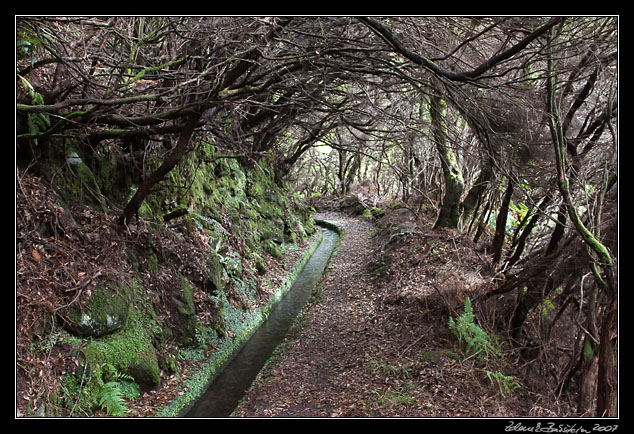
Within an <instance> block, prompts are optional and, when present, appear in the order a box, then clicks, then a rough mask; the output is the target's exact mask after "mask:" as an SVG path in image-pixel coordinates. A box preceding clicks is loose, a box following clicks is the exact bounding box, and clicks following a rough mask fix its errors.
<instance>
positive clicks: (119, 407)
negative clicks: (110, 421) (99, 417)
mask: <svg viewBox="0 0 634 434" xmlns="http://www.w3.org/2000/svg"><path fill="white" fill-rule="evenodd" d="M99 405H100V406H101V408H103V409H105V410H106V413H108V414H109V415H112V416H125V413H126V411H127V410H128V408H127V407H126V405H125V402H124V400H123V395H122V393H121V388H120V385H119V382H117V381H110V382H108V383H105V384H104V385H103V386H101V389H100V390H99Z"/></svg>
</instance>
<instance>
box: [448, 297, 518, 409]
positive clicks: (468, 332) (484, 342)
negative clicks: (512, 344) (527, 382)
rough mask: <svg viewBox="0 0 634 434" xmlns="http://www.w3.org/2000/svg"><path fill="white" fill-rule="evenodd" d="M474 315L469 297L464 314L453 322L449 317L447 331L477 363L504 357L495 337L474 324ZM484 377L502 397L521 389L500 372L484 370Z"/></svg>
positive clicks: (465, 303)
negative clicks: (495, 386) (485, 376)
mask: <svg viewBox="0 0 634 434" xmlns="http://www.w3.org/2000/svg"><path fill="white" fill-rule="evenodd" d="M474 320H475V315H474V314H473V308H472V306H471V300H470V299H469V297H467V298H465V301H464V312H463V314H462V315H460V316H458V317H457V318H456V319H455V320H454V319H453V318H452V317H449V330H451V332H452V333H453V334H454V336H456V338H457V339H458V342H459V343H460V345H464V347H465V353H466V354H467V355H468V357H472V356H473V357H476V358H477V359H478V361H479V362H481V363H485V364H486V363H487V362H488V361H489V360H490V359H492V358H501V357H503V356H504V353H503V352H502V349H501V347H500V344H499V343H498V342H497V340H498V339H497V336H495V335H493V334H491V333H487V332H486V331H485V330H484V329H482V328H481V327H480V326H479V325H477V324H476V323H475V322H474ZM486 375H487V378H488V379H489V381H490V382H491V384H495V385H497V386H498V389H499V391H500V394H501V395H502V396H503V397H504V396H506V395H509V394H511V393H513V392H514V391H516V390H517V389H519V388H520V387H521V383H520V382H519V381H517V380H516V379H515V378H514V377H512V376H510V375H504V374H503V373H502V372H500V371H490V370H486Z"/></svg>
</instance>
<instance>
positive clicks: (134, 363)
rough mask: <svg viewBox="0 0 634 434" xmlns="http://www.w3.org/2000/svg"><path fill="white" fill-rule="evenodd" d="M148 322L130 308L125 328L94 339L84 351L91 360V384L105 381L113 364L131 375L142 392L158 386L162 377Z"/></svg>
mask: <svg viewBox="0 0 634 434" xmlns="http://www.w3.org/2000/svg"><path fill="white" fill-rule="evenodd" d="M149 325H150V324H149V323H148V320H147V318H144V316H143V315H142V314H141V313H140V312H138V311H137V310H135V309H131V310H130V316H129V318H128V322H127V324H126V326H125V327H124V328H123V329H121V330H120V331H118V332H116V333H112V334H109V335H106V336H103V337H101V338H98V339H93V340H91V341H90V342H89V343H88V345H87V346H86V348H85V349H84V351H83V352H84V354H85V356H86V362H87V363H88V370H87V372H88V374H87V375H88V378H89V379H90V380H89V383H93V384H94V383H99V380H101V381H103V378H102V376H103V368H104V367H105V366H110V367H114V368H115V369H116V370H117V371H118V372H121V373H124V374H126V375H129V376H131V377H132V378H133V379H134V382H135V383H137V384H138V386H139V389H140V390H141V391H147V390H151V389H154V388H156V387H157V386H158V385H159V383H160V378H161V377H160V367H159V363H158V358H157V354H156V349H155V348H154V345H153V340H154V334H153V332H152V327H150V326H149Z"/></svg>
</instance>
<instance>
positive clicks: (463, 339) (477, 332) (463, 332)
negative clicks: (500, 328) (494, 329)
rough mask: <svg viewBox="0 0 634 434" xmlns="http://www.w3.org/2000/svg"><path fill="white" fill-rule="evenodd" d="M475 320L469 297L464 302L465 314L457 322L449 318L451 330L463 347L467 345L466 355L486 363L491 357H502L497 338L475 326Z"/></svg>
mask: <svg viewBox="0 0 634 434" xmlns="http://www.w3.org/2000/svg"><path fill="white" fill-rule="evenodd" d="M474 319H475V315H474V314H473V309H472V307H471V300H469V297H467V298H466V299H465V301H464V313H463V314H462V315H460V316H459V317H458V318H457V319H456V320H454V319H453V318H452V317H449V330H451V331H452V332H453V334H454V335H455V336H456V338H458V341H459V342H460V344H461V345H462V344H464V345H465V351H466V353H467V354H469V355H475V356H477V357H478V359H479V360H480V361H482V362H486V361H487V360H488V359H489V358H490V357H491V356H501V355H502V351H501V349H500V347H499V345H498V344H497V343H496V342H495V336H493V335H491V334H489V333H487V332H486V331H484V330H483V329H482V328H481V327H480V326H478V325H477V324H475V322H474Z"/></svg>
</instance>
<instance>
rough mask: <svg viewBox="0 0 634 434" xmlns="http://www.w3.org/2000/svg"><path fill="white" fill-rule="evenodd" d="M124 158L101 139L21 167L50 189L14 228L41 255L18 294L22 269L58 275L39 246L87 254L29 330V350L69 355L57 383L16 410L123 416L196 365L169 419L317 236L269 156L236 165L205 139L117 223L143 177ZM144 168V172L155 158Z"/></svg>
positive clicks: (308, 213)
mask: <svg viewBox="0 0 634 434" xmlns="http://www.w3.org/2000/svg"><path fill="white" fill-rule="evenodd" d="M22 157H24V156H22ZM27 157H28V156H27ZM25 160H28V158H25ZM18 161H19V162H20V163H21V161H20V159H19V160H18ZM32 161H34V160H33V159H31V162H32ZM113 162H117V163H113ZM120 162H121V159H120V158H114V157H113V156H111V155H109V151H108V149H107V148H101V149H98V150H95V149H91V150H90V152H87V150H86V149H82V147H81V146H80V145H78V144H77V142H73V141H67V142H57V143H55V144H54V146H53V145H50V146H49V147H48V148H47V149H46V150H44V151H43V152H42V154H41V155H40V156H39V157H38V159H37V165H31V167H30V168H29V172H33V173H34V174H35V175H36V178H37V179H41V180H45V184H46V185H48V186H50V187H52V189H53V190H54V197H53V198H52V199H51V195H47V197H49V199H50V200H48V199H47V200H48V202H47V203H48V204H49V209H48V210H47V211H46V213H44V212H43V213H42V214H41V215H40V214H38V218H33V219H31V220H29V222H28V223H29V224H28V225H22V226H20V227H19V228H18V232H19V234H18V249H19V250H20V243H22V246H23V247H24V249H25V250H28V249H30V250H29V251H35V250H36V251H37V253H33V254H32V256H33V255H35V254H37V256H38V257H41V258H43V259H41V260H40V259H38V260H37V261H32V262H33V264H34V265H33V267H31V268H29V267H26V266H24V264H21V261H22V259H21V256H20V255H18V270H25V271H24V274H20V272H18V279H17V286H18V288H17V293H18V295H19V294H20V293H21V292H26V286H27V283H26V282H28V281H29V280H28V278H27V277H28V276H27V275H26V274H27V271H26V270H27V269H28V270H29V272H32V273H34V272H37V271H38V270H37V267H40V269H39V272H40V273H45V272H50V273H54V272H55V270H53V269H52V268H46V269H44V267H43V266H42V264H44V262H45V260H48V259H51V261H52V258H53V256H54V255H53V254H52V253H51V254H50V255H49V251H48V250H47V249H48V245H49V244H48V242H50V243H52V242H53V241H54V240H55V239H56V237H65V238H64V239H65V240H66V241H65V242H66V244H64V246H69V247H68V249H71V248H72V249H76V250H77V251H82V252H87V254H85V255H79V256H78V257H76V258H73V260H71V261H68V263H67V265H66V267H67V268H69V269H70V267H71V266H72V267H75V268H76V269H78V270H79V269H81V270H88V271H80V272H78V273H77V274H78V275H81V276H82V277H84V280H80V279H79V283H77V284H76V285H75V286H74V287H71V288H70V289H68V290H63V289H58V290H57V291H58V292H59V293H60V295H59V296H60V300H63V302H60V304H61V305H59V306H54V307H53V308H52V309H51V310H52V311H53V312H55V315H53V316H52V317H51V316H50V315H46V314H43V315H42V318H40V319H39V321H38V324H39V325H38V326H37V327H33V328H32V330H31V331H30V332H29V336H27V340H28V341H29V342H31V344H30V347H29V351H30V352H31V353H30V354H31V355H30V356H29V357H32V358H33V359H37V358H38V357H39V358H42V359H43V358H47V357H49V358H50V357H51V354H55V355H60V358H62V356H63V357H65V360H66V361H65V362H64V363H63V364H64V365H65V369H59V370H57V371H54V372H55V373H56V375H58V378H56V379H55V380H54V381H47V384H52V385H54V387H53V390H49V393H47V398H46V399H43V400H41V402H35V403H34V404H33V403H32V402H33V401H32V400H31V401H30V402H31V403H29V404H26V408H25V410H24V411H22V412H21V414H23V415H25V416H35V415H39V416H69V415H71V416H92V415H94V414H104V413H107V414H111V415H119V416H123V415H129V414H131V413H130V412H129V411H128V410H129V408H131V407H133V406H134V405H135V402H137V400H138V399H139V397H141V396H142V395H143V394H144V393H146V392H149V391H155V390H157V389H158V390H160V388H161V387H162V385H163V384H164V383H165V381H166V379H168V378H174V377H179V376H181V375H183V367H184V366H188V367H190V368H191V366H194V365H195V369H193V370H192V369H190V371H189V372H188V375H189V377H190V378H189V379H187V381H185V380H183V381H184V383H183V384H184V385H183V387H182V392H181V393H179V394H177V399H171V400H168V401H166V402H164V405H162V406H159V407H160V408H159V409H158V411H157V412H156V414H157V415H159V416H176V415H178V413H179V411H181V410H182V408H183V407H184V406H186V405H188V403H189V402H191V400H193V399H195V398H196V396H197V394H199V393H201V392H202V390H203V388H204V385H205V384H207V382H208V380H209V378H210V376H211V375H213V373H214V372H215V371H216V370H217V369H218V367H219V366H221V365H222V364H223V363H224V362H225V361H226V360H227V359H228V358H229V357H230V356H231V354H232V353H233V352H234V351H235V350H236V349H237V348H239V347H240V345H241V344H242V343H243V342H244V341H245V339H246V338H247V337H248V336H249V335H250V334H251V332H252V331H253V330H254V329H255V328H257V326H258V325H259V324H260V323H261V322H262V321H263V320H264V319H265V318H266V315H267V313H268V311H269V310H270V309H271V307H272V306H273V304H274V303H275V302H276V301H277V300H278V299H279V297H281V295H282V294H283V292H284V291H285V290H286V289H288V287H290V284H291V283H292V280H293V278H294V276H295V274H296V273H297V272H298V271H299V269H300V268H301V266H302V265H303V262H304V261H305V260H306V259H307V258H308V257H309V256H310V253H311V251H312V249H314V248H315V247H316V246H317V244H318V242H319V239H320V236H321V231H317V230H316V228H315V221H314V220H313V218H312V210H311V209H310V208H308V207H306V206H304V205H303V204H302V203H300V202H299V200H298V199H297V198H296V197H294V195H293V194H292V192H291V191H290V190H289V188H288V187H287V186H286V185H285V184H284V182H281V181H280V180H279V179H277V178H278V177H277V176H276V173H275V171H274V168H273V165H272V164H271V163H270V162H269V161H268V160H267V159H265V158H263V159H261V160H260V161H258V162H257V163H253V162H249V163H248V164H245V162H243V161H242V160H241V159H240V158H236V157H235V156H230V155H223V154H222V153H221V152H219V151H218V150H217V149H216V148H215V147H214V146H213V145H212V144H210V143H205V142H200V143H197V144H196V146H195V150H194V151H193V152H190V153H189V154H188V155H187V156H186V157H185V158H184V159H183V161H181V163H180V164H179V165H178V166H177V167H176V168H175V169H173V170H172V171H171V172H170V173H169V174H168V176H167V177H166V179H164V180H163V181H162V182H161V183H159V184H158V185H157V186H156V187H155V189H154V190H153V191H152V193H151V194H150V195H149V196H148V197H147V198H146V200H145V201H144V203H143V205H142V207H141V208H140V210H139V218H138V220H135V221H133V222H132V223H131V224H130V225H129V226H128V227H118V226H117V223H116V220H117V219H116V217H117V215H118V213H119V212H120V210H121V209H122V207H123V206H124V205H125V204H126V202H127V200H129V198H131V197H132V195H133V194H134V191H135V188H136V187H135V186H136V185H137V184H138V182H139V181H140V178H139V177H138V176H137V177H136V178H135V176H132V175H130V173H131V171H130V170H129V167H125V165H122V164H121V163H120ZM146 164H147V166H148V167H147V169H148V170H151V169H152V167H156V166H157V165H158V164H160V162H159V161H155V162H146ZM20 166H21V164H19V168H20ZM24 167H26V165H25V166H24ZM34 169H35V170H34ZM19 176H20V175H19ZM23 176H26V175H23ZM29 176H30V175H29ZM19 194H20V192H19V191H18V195H19ZM18 203H22V202H21V199H20V198H19V200H18ZM18 212H20V210H19V209H18ZM31 214H33V213H31ZM29 215H30V214H29ZM53 215H54V216H57V217H56V218H51V216H53ZM60 216H61V217H64V218H63V219H62V218H61V217H60ZM176 216H177V217H176ZM60 221H61V222H62V223H63V222H66V224H63V225H61V223H60ZM59 225H61V226H63V228H64V233H60V231H58V226H59ZM70 239H72V240H73V244H72V246H71V245H70V244H69V241H68V240H70ZM45 240H48V241H46V242H45ZM38 243H39V244H38ZM27 244H28V248H27ZM31 246H38V247H37V248H31ZM91 249H92V250H91ZM110 250H111V251H112V253H109V254H106V253H107V252H106V251H108V252H109V251H110ZM88 253H90V254H88ZM27 256H28V255H25V258H26V257H27ZM91 257H92V258H93V262H91V260H90V258H91ZM97 257H98V258H100V259H96V258H97ZM102 257H103V259H101V258H102ZM27 259H28V260H32V259H33V258H32V257H29V258H27ZM25 261H26V259H25ZM82 261H83V262H82ZM58 262H59V261H58ZM47 264H48V262H47ZM50 264H53V262H50ZM60 264H61V266H62V267H63V266H64V264H63V262H60ZM82 266H83V267H84V268H82ZM58 274H59V273H58ZM71 274H72V273H71ZM52 276H53V275H52ZM51 279H54V277H51ZM65 292H68V294H65ZM75 295H76V296H75ZM64 297H66V298H64ZM26 298H27V297H22V298H20V303H18V309H21V308H22V307H25V306H26V304H23V302H22V299H26ZM24 303H26V302H24ZM51 372H52V371H51ZM22 375H25V374H24V373H23V374H22ZM49 380H50V379H49ZM30 381H31V384H35V383H37V380H36V379H33V378H31V380H30ZM26 401H29V399H26ZM132 415H133V414H132Z"/></svg>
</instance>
